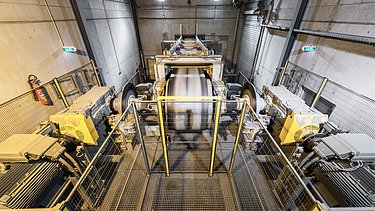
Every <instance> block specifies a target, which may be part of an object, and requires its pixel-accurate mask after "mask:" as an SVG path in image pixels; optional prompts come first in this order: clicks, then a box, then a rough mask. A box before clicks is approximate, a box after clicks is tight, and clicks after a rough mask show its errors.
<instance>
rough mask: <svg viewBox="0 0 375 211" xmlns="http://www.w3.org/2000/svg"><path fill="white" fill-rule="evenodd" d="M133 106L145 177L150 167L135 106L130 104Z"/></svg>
mask: <svg viewBox="0 0 375 211" xmlns="http://www.w3.org/2000/svg"><path fill="white" fill-rule="evenodd" d="M132 105H133V111H134V118H135V124H136V126H137V131H138V137H139V139H140V144H141V147H142V153H143V157H144V158H143V159H144V162H145V165H146V168H147V175H150V172H151V170H150V165H149V163H148V156H147V152H146V146H145V142H144V139H143V136H142V131H141V127H140V125H139V117H138V111H137V106H136V105H135V102H133V103H132Z"/></svg>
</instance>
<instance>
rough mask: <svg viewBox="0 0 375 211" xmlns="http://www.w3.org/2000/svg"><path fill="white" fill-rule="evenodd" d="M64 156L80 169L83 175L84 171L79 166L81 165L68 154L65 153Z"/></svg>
mask: <svg viewBox="0 0 375 211" xmlns="http://www.w3.org/2000/svg"><path fill="white" fill-rule="evenodd" d="M64 155H65V157H66V158H68V159H69V160H70V161H71V162H72V163H73V165H74V166H75V167H76V168H77V169H78V171H79V173H80V174H82V173H83V171H82V169H81V167H80V166H79V163H78V162H77V161H76V160H75V159H74V158H73V157H72V156H71V155H70V154H69V153H67V152H64Z"/></svg>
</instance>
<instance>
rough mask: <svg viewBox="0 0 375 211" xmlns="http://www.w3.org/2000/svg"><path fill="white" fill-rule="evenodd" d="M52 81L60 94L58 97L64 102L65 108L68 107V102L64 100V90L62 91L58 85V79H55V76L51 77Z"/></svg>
mask: <svg viewBox="0 0 375 211" xmlns="http://www.w3.org/2000/svg"><path fill="white" fill-rule="evenodd" d="M53 83H54V84H55V86H56V88H57V91H58V92H59V94H60V97H61V99H62V101H63V103H64V106H65V108H68V107H69V103H68V101H67V100H66V97H65V95H64V92H63V91H62V89H61V87H60V84H59V81H57V78H54V79H53Z"/></svg>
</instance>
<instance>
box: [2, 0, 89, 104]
mask: <svg viewBox="0 0 375 211" xmlns="http://www.w3.org/2000/svg"><path fill="white" fill-rule="evenodd" d="M48 3H49V5H50V9H51V12H52V14H53V16H54V18H55V20H56V24H57V27H58V29H59V30H60V33H61V37H62V39H63V41H64V43H65V44H66V45H74V46H76V47H77V49H78V50H79V51H77V52H76V53H68V52H64V51H63V50H62V46H61V44H60V41H59V37H58V35H57V33H56V31H55V29H54V27H53V24H52V21H51V18H50V16H49V14H48V12H47V9H46V7H45V5H44V2H43V1H42V0H22V1H21V0H20V1H0V46H1V47H0V75H1V80H0V93H1V95H0V103H2V102H5V101H7V100H9V99H11V98H13V97H16V96H18V95H20V94H22V93H24V92H26V91H28V90H29V89H30V87H29V85H28V83H27V77H28V75H29V74H34V75H36V76H38V77H39V78H40V79H41V80H42V81H44V82H46V81H49V80H51V79H52V78H54V77H57V76H60V75H62V74H64V73H66V72H68V71H70V70H73V69H75V68H77V67H80V66H81V65H83V64H84V63H86V62H88V61H89V58H88V57H87V56H86V54H85V51H86V49H85V46H84V44H83V41H82V38H81V35H80V33H79V29H78V26H77V23H76V21H75V18H74V14H73V11H72V9H71V6H70V3H69V1H66V0H48Z"/></svg>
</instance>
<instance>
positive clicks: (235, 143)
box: [228, 100, 246, 174]
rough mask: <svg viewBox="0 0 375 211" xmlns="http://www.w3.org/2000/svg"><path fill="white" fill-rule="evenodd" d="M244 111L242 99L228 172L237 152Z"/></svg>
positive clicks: (231, 167)
mask: <svg viewBox="0 0 375 211" xmlns="http://www.w3.org/2000/svg"><path fill="white" fill-rule="evenodd" d="M245 111H246V100H245V101H244V103H243V106H242V111H241V117H240V121H239V125H238V130H237V136H236V141H235V142H234V147H233V153H232V158H231V160H230V165H229V171H228V174H231V173H232V169H233V164H234V160H235V156H236V153H237V147H238V142H239V140H240V136H241V132H242V124H243V120H244V117H245Z"/></svg>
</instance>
